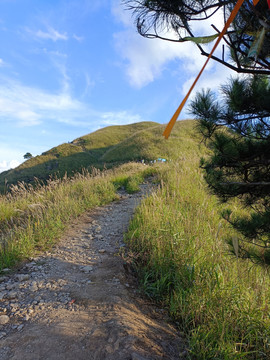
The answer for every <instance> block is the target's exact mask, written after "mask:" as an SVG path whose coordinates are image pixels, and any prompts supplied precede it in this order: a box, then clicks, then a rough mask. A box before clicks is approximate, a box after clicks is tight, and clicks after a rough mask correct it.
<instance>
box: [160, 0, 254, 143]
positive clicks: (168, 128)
mask: <svg viewBox="0 0 270 360" xmlns="http://www.w3.org/2000/svg"><path fill="white" fill-rule="evenodd" d="M244 1H245V0H238V1H237V3H236V5H235V7H234V8H233V10H232V12H231V14H230V16H229V18H228V20H227V22H226V24H225V26H224V29H223V30H222V31H221V33H220V34H219V36H218V38H217V41H216V43H215V45H214V47H213V49H212V51H211V52H210V54H209V55H208V57H207V60H206V62H205V64H204V65H203V67H202V69H201V71H200V72H199V74H198V76H197V77H196V79H195V81H194V82H193V84H192V85H191V88H190V89H189V91H188V93H187V95H186V96H185V98H184V100H183V101H182V102H181V104H180V106H179V107H178V109H177V110H176V112H175V113H174V115H173V117H172V118H171V120H170V122H169V123H168V125H167V126H166V129H165V130H164V132H163V136H164V137H165V139H168V137H169V136H170V133H171V131H172V128H173V127H174V124H175V122H176V120H177V118H178V116H179V115H180V113H181V111H182V109H183V107H184V105H185V103H186V101H187V99H188V98H189V95H190V94H191V92H192V90H193V88H194V86H195V85H196V83H197V81H198V80H199V78H200V76H201V75H202V73H203V71H204V69H205V67H206V65H207V63H208V61H209V60H210V58H211V57H212V55H213V53H214V51H215V50H216V48H217V46H218V44H219V42H220V40H221V39H222V38H223V36H224V35H225V34H226V31H227V29H228V27H229V26H230V24H231V23H232V21H233V19H234V18H235V16H236V14H237V13H238V11H239V9H240V7H241V6H242V4H243V2H244ZM258 2H259V0H253V4H254V5H256V4H257V3H258Z"/></svg>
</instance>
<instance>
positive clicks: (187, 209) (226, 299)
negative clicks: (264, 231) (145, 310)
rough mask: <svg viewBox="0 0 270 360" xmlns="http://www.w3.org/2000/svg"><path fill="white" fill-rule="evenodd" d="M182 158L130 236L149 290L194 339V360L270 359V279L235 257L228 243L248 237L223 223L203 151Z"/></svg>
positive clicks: (166, 172)
mask: <svg viewBox="0 0 270 360" xmlns="http://www.w3.org/2000/svg"><path fill="white" fill-rule="evenodd" d="M200 152H201V153H202V152H204V149H203V147H201V151H200ZM200 155H201V154H200ZM181 157H184V159H183V160H180V154H179V152H178V160H177V159H175V161H174V162H173V163H168V164H164V165H162V166H161V167H160V169H159V171H158V174H159V177H160V184H161V185H160V187H159V190H158V191H157V192H156V193H155V194H153V195H152V196H151V197H149V198H147V199H146V200H145V201H144V202H143V204H142V205H141V207H140V208H139V209H138V211H137V213H136V216H135V217H134V219H133V221H132V223H131V225H130V229H129V232H128V234H127V238H126V240H127V242H128V244H129V247H130V252H131V257H132V258H133V259H134V262H135V265H136V268H137V271H138V275H139V278H140V282H141V286H142V289H143V291H144V293H145V294H146V295H147V296H149V297H150V298H152V299H155V300H156V301H158V302H159V303H160V304H161V306H163V307H166V308H167V309H168V310H169V313H170V314H171V316H172V318H173V319H174V320H175V321H176V323H177V325H178V326H179V328H180V329H181V330H182V331H184V332H185V333H186V334H187V336H188V338H189V342H190V350H189V356H190V358H191V359H196V360H200V359H207V360H209V359H226V360H231V359H260V360H262V359H269V358H270V317H269V314H270V313H269V298H270V279H269V273H268V272H267V270H265V269H264V268H261V267H259V266H257V265H254V264H253V265H252V264H251V263H250V262H248V261H244V260H241V259H236V258H235V256H232V255H231V254H230V252H229V249H228V247H227V245H226V241H225V239H227V238H228V237H231V238H232V239H234V238H237V237H238V236H240V235H239V234H237V233H236V232H234V230H233V229H232V228H231V227H230V226H229V225H228V223H227V222H226V221H225V220H222V219H221V217H220V212H221V211H222V210H223V205H222V204H220V203H218V201H217V199H216V198H215V197H214V196H212V195H210V194H209V191H208V189H207V186H206V184H205V181H204V178H203V175H202V173H201V171H200V169H199V157H200V156H199V154H198V151H196V150H195V148H194V151H190V150H189V151H188V152H186V151H184V152H181ZM231 207H232V208H233V209H234V212H236V213H237V212H243V211H245V209H241V208H240V206H239V204H237V203H236V202H235V203H234V204H232V205H231Z"/></svg>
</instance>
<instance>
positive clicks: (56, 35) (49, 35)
mask: <svg viewBox="0 0 270 360" xmlns="http://www.w3.org/2000/svg"><path fill="white" fill-rule="evenodd" d="M34 35H35V36H36V37H37V38H40V39H45V40H52V41H54V42H55V41H58V40H68V36H67V34H66V33H63V34H61V33H60V32H58V31H57V30H55V29H54V28H53V27H48V29H47V31H42V30H38V31H37V32H36V33H35V34H34Z"/></svg>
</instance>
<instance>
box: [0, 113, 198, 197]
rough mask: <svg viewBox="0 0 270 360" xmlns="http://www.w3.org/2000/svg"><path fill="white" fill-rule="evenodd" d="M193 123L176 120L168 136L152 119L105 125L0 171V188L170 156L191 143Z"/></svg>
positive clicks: (162, 127)
mask: <svg viewBox="0 0 270 360" xmlns="http://www.w3.org/2000/svg"><path fill="white" fill-rule="evenodd" d="M194 123H195V122H194V121H192V120H185V121H179V122H177V123H176V125H175V128H174V130H173V132H172V135H171V137H170V138H169V140H165V139H164V138H163V136H162V132H163V130H164V128H165V125H160V124H158V123H155V122H140V123H136V124H131V125H122V126H109V127H106V128H103V129H100V130H97V131H95V132H93V133H91V134H88V135H85V136H82V137H79V138H77V139H75V140H73V141H72V142H70V143H64V144H61V145H59V146H56V147H54V148H52V149H50V150H48V151H46V152H44V153H42V154H41V155H39V156H35V157H33V158H31V159H29V160H26V161H25V162H24V163H22V164H21V165H19V166H18V167H16V168H15V169H11V170H8V171H5V172H3V173H1V174H0V190H3V189H4V187H5V186H6V185H5V184H12V183H16V182H18V181H24V182H32V181H33V180H34V178H39V179H41V180H46V179H48V178H49V176H51V175H55V174H56V175H57V176H63V175H64V174H65V173H67V174H68V175H72V174H74V173H75V172H78V171H82V169H91V167H92V166H94V167H98V168H103V167H104V166H106V167H107V168H110V167H113V166H115V165H118V164H121V163H123V162H128V161H138V160H142V159H144V160H146V161H150V160H155V159H157V158H159V157H162V158H174V157H175V154H176V153H177V154H179V150H180V149H181V147H183V145H184V146H185V147H186V146H191V145H192V144H193V143H194V139H195V137H196V135H195V131H194ZM183 140H185V141H184V142H183ZM195 143H196V144H197V141H195Z"/></svg>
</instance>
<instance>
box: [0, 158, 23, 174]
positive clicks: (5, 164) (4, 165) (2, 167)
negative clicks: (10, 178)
mask: <svg viewBox="0 0 270 360" xmlns="http://www.w3.org/2000/svg"><path fill="white" fill-rule="evenodd" d="M19 165H20V162H19V161H18V160H11V161H6V160H4V161H1V162H0V173H1V172H3V171H6V170H9V169H14V168H15V167H17V166H19Z"/></svg>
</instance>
